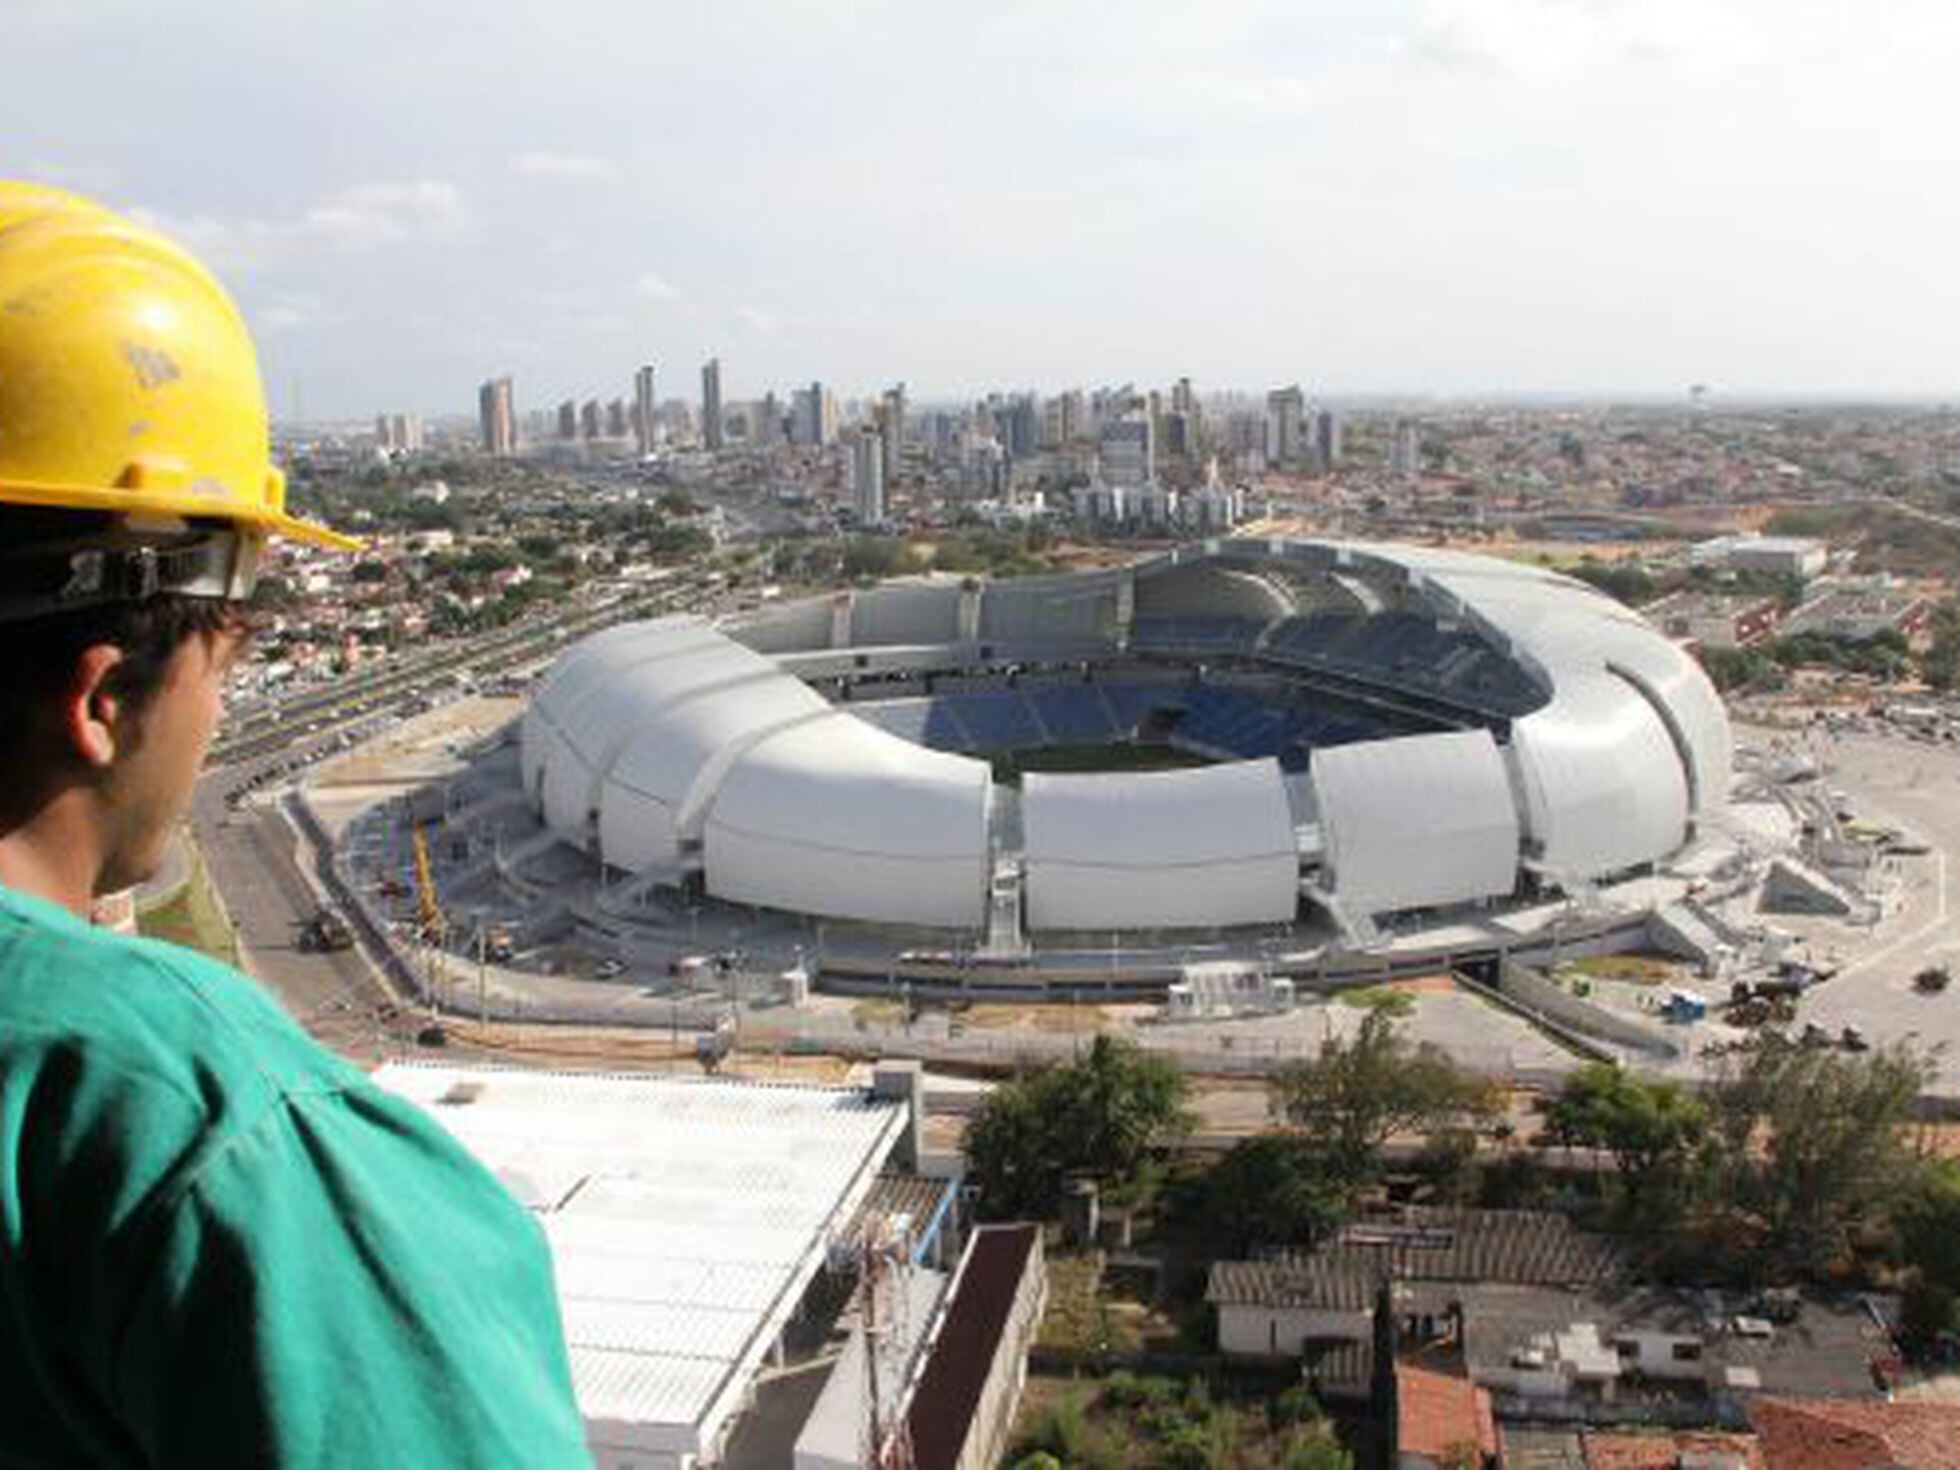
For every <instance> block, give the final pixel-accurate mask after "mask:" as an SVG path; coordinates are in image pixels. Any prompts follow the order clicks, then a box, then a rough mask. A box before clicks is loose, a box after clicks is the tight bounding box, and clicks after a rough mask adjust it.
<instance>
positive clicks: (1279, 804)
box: [1021, 760, 1299, 929]
mask: <svg viewBox="0 0 1960 1470" xmlns="http://www.w3.org/2000/svg"><path fill="white" fill-rule="evenodd" d="M1021 820H1022V824H1023V826H1024V828H1025V830H1026V833H1027V872H1028V922H1029V924H1030V926H1031V927H1033V928H1036V929H1109V928H1172V927H1177V926H1179V925H1186V924H1219V923H1240V924H1248V923H1259V922H1271V921H1275V920H1281V919H1290V918H1291V917H1292V916H1293V910H1294V908H1295V906H1296V905H1297V903H1298V899H1299V859H1298V856H1297V854H1296V852H1295V849H1294V845H1293V813H1292V807H1291V805H1290V804H1289V802H1288V801H1287V797H1286V787H1285V784H1284V782H1283V781H1282V779H1281V777H1280V770H1279V763H1278V762H1277V761H1273V760H1253V761H1232V762H1229V763H1227V764H1224V765H1217V766H1203V767H1199V768H1197V769H1194V770H1188V771H1148V772H1138V773H1134V774H1125V775H1106V776H1074V775H1044V774H1039V773H1030V774H1029V775H1028V776H1027V777H1026V778H1025V779H1024V781H1023V782H1022V787H1021Z"/></svg>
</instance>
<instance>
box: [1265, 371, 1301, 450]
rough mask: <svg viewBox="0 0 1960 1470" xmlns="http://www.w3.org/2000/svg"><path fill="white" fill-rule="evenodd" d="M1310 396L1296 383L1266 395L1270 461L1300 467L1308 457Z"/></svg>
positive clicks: (1267, 444) (1267, 437) (1267, 447)
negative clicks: (1301, 462) (1308, 400)
mask: <svg viewBox="0 0 1960 1470" xmlns="http://www.w3.org/2000/svg"><path fill="white" fill-rule="evenodd" d="M1306 418H1307V396H1306V394H1304V393H1302V392H1301V391H1300V388H1299V385H1298V384H1297V383H1296V384H1294V385H1293V386H1292V387H1290V388H1275V389H1273V391H1272V392H1270V393H1268V394H1267V395H1266V458H1267V459H1269V460H1271V461H1272V462H1273V463H1275V464H1281V465H1297V464H1299V463H1300V461H1301V460H1303V459H1305V458H1306V454H1307V424H1306Z"/></svg>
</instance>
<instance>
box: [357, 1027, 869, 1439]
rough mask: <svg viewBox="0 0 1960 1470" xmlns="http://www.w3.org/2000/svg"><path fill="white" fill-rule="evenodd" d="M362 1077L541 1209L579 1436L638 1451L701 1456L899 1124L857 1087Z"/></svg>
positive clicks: (459, 1074)
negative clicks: (518, 1184)
mask: <svg viewBox="0 0 1960 1470" xmlns="http://www.w3.org/2000/svg"><path fill="white" fill-rule="evenodd" d="M375 1081H376V1082H377V1083H379V1084H380V1085H381V1086H382V1087H384V1088H386V1089H388V1090H389V1091H391V1092H394V1093H397V1094H399V1095H400V1096H402V1097H405V1098H407V1099H409V1100H410V1101H411V1102H415V1103H417V1104H419V1105H421V1106H422V1107H424V1108H425V1109H427V1110H428V1112H429V1114H430V1115H431V1116H432V1117H433V1118H435V1120H436V1121H437V1122H438V1123H440V1124H442V1125H443V1126H444V1127H445V1128H447V1129H448V1130H449V1131H450V1132H451V1133H452V1134H454V1135H455V1137H456V1138H457V1139H458V1140H460V1141H461V1142H462V1144H463V1145H464V1147H466V1148H467V1149H469V1150H470V1152H471V1153H473V1154H474V1155H476V1157H477V1158H478V1159H480V1160H481V1161H482V1162H483V1163H484V1164H485V1165H487V1166H488V1167H489V1168H490V1169H492V1170H493V1171H494V1172H496V1173H498V1174H499V1175H500V1176H501V1177H503V1178H505V1179H506V1180H516V1181H526V1182H528V1184H529V1185H530V1186H532V1188H531V1189H530V1190H528V1191H527V1192H529V1193H532V1194H533V1197H534V1198H535V1199H538V1200H542V1201H543V1202H544V1203H543V1204H542V1206H540V1205H538V1204H534V1205H533V1209H534V1211H535V1213H536V1214H537V1217H538V1219H539V1223H540V1224H541V1225H542V1226H543V1228H544V1232H545V1238H546V1239H547V1240H548V1241H549V1242H550V1245H551V1252H552V1261H553V1268H554V1271H555V1273H556V1277H557V1284H558V1293H559V1298H560V1303H561V1306H562V1309H563V1312H564V1317H565V1331H566V1339H567V1344H568V1346H569V1349H570V1355H571V1363H572V1381H573V1386H574V1387H575V1389H576V1390H577V1393H578V1399H579V1407H580V1409H581V1411H582V1412H583V1413H584V1415H585V1419H586V1423H587V1430H588V1433H589V1434H592V1435H593V1436H594V1439H595V1442H603V1443H605V1444H607V1445H612V1446H618V1445H623V1444H629V1443H630V1444H635V1445H639V1446H641V1447H643V1448H647V1449H655V1448H666V1449H674V1450H681V1451H688V1452H691V1451H693V1450H697V1449H699V1448H701V1447H704V1446H709V1445H712V1444H714V1443H715V1442H716V1441H717V1439H718V1437H719V1436H720V1434H721V1432H722V1430H723V1428H724V1426H725V1422H726V1420H727V1418H728V1417H729V1416H730V1415H731V1414H732V1413H734V1412H735V1411H736V1410H737V1409H738V1408H739V1407H740V1404H741V1402H742V1398H743V1394H744V1391H745V1389H746V1385H747V1382H748V1379H749V1376H750V1375H751V1374H753V1372H754V1371H755V1369H756V1367H757V1366H758V1364H759V1363H760V1362H761V1360H762V1357H763V1355H764V1354H765V1353H766V1352H767V1351H768V1349H769V1347H770V1345H771V1343H772V1342H773V1341H774V1339H775V1337H776V1336H777V1334H778V1333H779V1332H780V1331H781V1328H782V1325H783V1322H784V1320H785V1319H786V1318H787V1316H788V1314H789V1312H790V1311H791V1310H792V1309H793V1308H794V1306H795V1305H796V1302H797V1301H798V1299H799V1298H800V1297H801V1296H802V1294H803V1290H804V1288H805V1286H806V1285H807V1284H808V1282H809V1280H810V1278H811V1276H812V1275H813V1274H814V1273H815V1271H816V1269H817V1267H818V1266H819V1264H821V1262H822V1259H823V1252H824V1249H825V1247H826V1244H827V1242H828V1240H829V1238H830V1236H831V1235H832V1234H834V1233H835V1232H837V1231H839V1230H841V1229H842V1228H843V1227H844V1226H845V1225H846V1224H847V1223H848V1221H849V1219H850V1217H851V1215H852V1214H853V1213H854V1212H855V1210H856V1209H857V1207H858V1205H859V1204H860V1203H861V1202H862V1200H863V1198H864V1196H865V1194H866V1193H867V1192H868V1191H869V1189H870V1187H871V1184H872V1182H873V1181H874V1179H875V1178H876V1176H877V1173H878V1170H879V1168H880V1167H881V1166H882V1164H883V1163H884V1161H885V1160H886V1158H887V1157H888V1156H889V1154H890V1152H891V1149H892V1146H893V1144H894V1143H895V1142H896V1140H897V1138H898V1136H899V1133H900V1131H901V1130H902V1128H903V1125H904V1117H903V1113H902V1105H901V1104H899V1103H896V1102H884V1101H878V1100H874V1099H873V1098H871V1097H870V1096H869V1095H868V1094H866V1093H864V1092H862V1091H859V1090H855V1089H842V1088H820V1087H787V1086H773V1085H764V1084H757V1083H749V1082H738V1081H729V1080H720V1079H706V1078H694V1077H677V1076H653V1075H635V1074H598V1073H564V1072H528V1071H520V1070H515V1069H502V1068H488V1067H457V1066H448V1065H431V1064H426V1063H420V1062H406V1063H405V1062H390V1063H388V1064H387V1065H386V1066H384V1067H382V1068H381V1069H380V1070H379V1071H378V1072H376V1073H375ZM460 1083H469V1084H472V1085H473V1086H472V1087H471V1088H459V1087H458V1084H460ZM466 1093H468V1094H473V1095H472V1096H471V1097H470V1100H469V1101H467V1102H454V1103H451V1102H445V1101H443V1099H445V1098H446V1097H452V1096H453V1097H461V1096H463V1095H465V1094H466Z"/></svg>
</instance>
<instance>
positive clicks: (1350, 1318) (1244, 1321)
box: [1218, 1304, 1374, 1358]
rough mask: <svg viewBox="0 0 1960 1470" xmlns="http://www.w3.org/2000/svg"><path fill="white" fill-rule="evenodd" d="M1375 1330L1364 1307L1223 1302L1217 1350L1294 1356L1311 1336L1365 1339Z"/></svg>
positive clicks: (1251, 1355) (1242, 1354) (1241, 1354)
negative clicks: (1349, 1309) (1335, 1308)
mask: <svg viewBox="0 0 1960 1470" xmlns="http://www.w3.org/2000/svg"><path fill="white" fill-rule="evenodd" d="M1373 1330H1374V1329H1373V1326H1372V1318H1371V1315H1370V1313H1369V1312H1368V1311H1367V1310H1366V1309H1365V1308H1364V1309H1360V1310H1356V1311H1352V1312H1343V1311H1333V1310H1329V1309H1326V1308H1316V1307H1240V1306H1227V1305H1223V1304H1221V1305H1220V1306H1219V1308H1218V1350H1219V1351H1220V1352H1222V1353H1227V1354H1230V1355H1232V1356H1234V1357H1246V1358H1295V1357H1298V1356H1299V1355H1300V1353H1301V1352H1302V1351H1303V1350H1304V1346H1305V1344H1306V1343H1307V1342H1308V1341H1309V1340H1323V1339H1326V1338H1349V1339H1352V1340H1353V1341H1355V1342H1366V1341H1367V1340H1368V1338H1369V1336H1370V1334H1371V1333H1372V1332H1373Z"/></svg>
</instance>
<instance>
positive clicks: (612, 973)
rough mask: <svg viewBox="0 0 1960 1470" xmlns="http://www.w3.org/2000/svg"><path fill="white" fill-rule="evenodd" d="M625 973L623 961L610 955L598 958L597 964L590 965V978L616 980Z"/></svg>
mask: <svg viewBox="0 0 1960 1470" xmlns="http://www.w3.org/2000/svg"><path fill="white" fill-rule="evenodd" d="M625 973H626V965H625V963H624V962H623V961H621V960H616V959H612V958H610V957H608V958H606V959H603V960H600V961H599V963H598V964H596V965H594V966H593V967H592V978H593V979H594V980H616V979H618V978H619V977H620V976H621V975H623V974H625Z"/></svg>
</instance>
